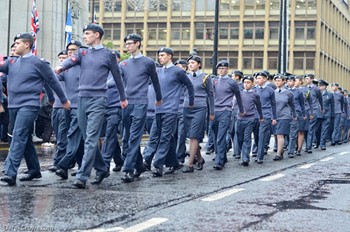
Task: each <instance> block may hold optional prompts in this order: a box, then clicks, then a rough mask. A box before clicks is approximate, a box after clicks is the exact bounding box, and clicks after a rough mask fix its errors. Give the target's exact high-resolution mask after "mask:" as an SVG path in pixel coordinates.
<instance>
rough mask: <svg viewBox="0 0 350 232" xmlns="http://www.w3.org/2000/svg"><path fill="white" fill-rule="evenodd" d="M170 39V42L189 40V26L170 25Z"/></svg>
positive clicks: (185, 24)
mask: <svg viewBox="0 0 350 232" xmlns="http://www.w3.org/2000/svg"><path fill="white" fill-rule="evenodd" d="M171 39H172V40H189V39H190V24H189V23H172V24H171Z"/></svg>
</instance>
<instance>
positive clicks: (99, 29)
mask: <svg viewBox="0 0 350 232" xmlns="http://www.w3.org/2000/svg"><path fill="white" fill-rule="evenodd" d="M85 31H94V32H98V33H100V35H101V37H102V36H103V35H104V34H105V31H104V30H103V28H102V27H100V26H99V25H98V24H94V23H92V24H88V25H86V26H85V27H84V29H83V32H85Z"/></svg>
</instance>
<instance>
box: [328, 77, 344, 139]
mask: <svg viewBox="0 0 350 232" xmlns="http://www.w3.org/2000/svg"><path fill="white" fill-rule="evenodd" d="M332 90H333V97H334V130H333V133H332V141H331V145H332V146H334V145H335V144H339V145H340V144H342V141H341V138H340V137H341V128H342V126H343V125H342V121H343V120H342V113H343V112H344V95H343V94H341V93H340V91H339V84H338V83H333V84H332Z"/></svg>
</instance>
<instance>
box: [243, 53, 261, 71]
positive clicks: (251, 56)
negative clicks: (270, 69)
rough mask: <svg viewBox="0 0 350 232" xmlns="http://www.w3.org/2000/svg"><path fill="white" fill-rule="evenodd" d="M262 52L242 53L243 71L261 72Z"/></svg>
mask: <svg viewBox="0 0 350 232" xmlns="http://www.w3.org/2000/svg"><path fill="white" fill-rule="evenodd" d="M263 57H264V54H263V52H243V69H248V70H252V71H253V70H261V69H262V68H263V61H264V59H263Z"/></svg>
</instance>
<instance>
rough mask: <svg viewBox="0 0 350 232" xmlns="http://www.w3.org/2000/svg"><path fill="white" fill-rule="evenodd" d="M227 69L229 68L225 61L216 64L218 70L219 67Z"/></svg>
mask: <svg viewBox="0 0 350 232" xmlns="http://www.w3.org/2000/svg"><path fill="white" fill-rule="evenodd" d="M221 66H222V67H227V68H228V66H229V64H228V61H227V60H221V61H219V62H218V63H217V64H216V68H217V69H218V68H219V67H221Z"/></svg>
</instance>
